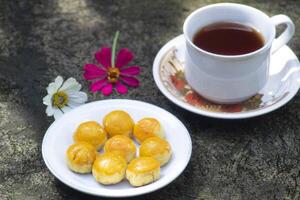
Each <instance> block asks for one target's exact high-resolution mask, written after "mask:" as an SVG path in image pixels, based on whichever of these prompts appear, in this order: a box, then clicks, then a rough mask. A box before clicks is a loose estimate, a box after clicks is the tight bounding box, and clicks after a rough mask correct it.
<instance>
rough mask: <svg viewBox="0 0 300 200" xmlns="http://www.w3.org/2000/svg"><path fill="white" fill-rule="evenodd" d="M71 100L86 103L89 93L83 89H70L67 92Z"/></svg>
mask: <svg viewBox="0 0 300 200" xmlns="http://www.w3.org/2000/svg"><path fill="white" fill-rule="evenodd" d="M67 95H68V99H69V101H71V100H72V101H73V102H76V103H84V102H86V101H87V98H88V97H87V94H86V93H84V92H81V91H72V92H70V91H68V92H67Z"/></svg>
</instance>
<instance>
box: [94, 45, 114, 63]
mask: <svg viewBox="0 0 300 200" xmlns="http://www.w3.org/2000/svg"><path fill="white" fill-rule="evenodd" d="M95 59H96V60H97V61H98V62H99V63H100V64H101V65H103V67H106V68H108V67H111V50H110V48H109V47H103V48H102V49H101V50H100V51H97V52H96V53H95Z"/></svg>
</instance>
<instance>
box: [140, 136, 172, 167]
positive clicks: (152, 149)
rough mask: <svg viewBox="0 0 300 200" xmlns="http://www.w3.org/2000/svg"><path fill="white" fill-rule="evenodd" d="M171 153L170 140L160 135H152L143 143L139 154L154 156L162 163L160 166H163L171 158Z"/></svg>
mask: <svg viewBox="0 0 300 200" xmlns="http://www.w3.org/2000/svg"><path fill="white" fill-rule="evenodd" d="M171 153H172V150H171V146H170V144H169V142H168V141H166V140H164V139H161V138H159V137H150V138H147V139H146V140H145V141H144V142H143V143H142V144H141V146H140V154H139V155H140V156H147V157H153V158H154V159H156V160H157V161H158V162H159V163H160V166H163V165H165V164H166V163H167V162H168V161H169V160H170V158H171Z"/></svg>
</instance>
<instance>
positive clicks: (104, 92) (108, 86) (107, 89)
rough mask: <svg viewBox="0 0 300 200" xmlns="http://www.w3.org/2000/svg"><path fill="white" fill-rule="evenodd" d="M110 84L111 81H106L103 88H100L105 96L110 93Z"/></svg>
mask: <svg viewBox="0 0 300 200" xmlns="http://www.w3.org/2000/svg"><path fill="white" fill-rule="evenodd" d="M112 88H113V86H112V84H111V83H108V84H106V85H105V86H104V87H103V88H102V90H101V91H102V94H103V95H105V96H108V95H110V94H111V93H112Z"/></svg>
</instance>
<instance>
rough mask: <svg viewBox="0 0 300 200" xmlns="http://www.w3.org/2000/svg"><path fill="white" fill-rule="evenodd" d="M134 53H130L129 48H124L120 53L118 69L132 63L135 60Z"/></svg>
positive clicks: (117, 63) (117, 61) (117, 62)
mask: <svg viewBox="0 0 300 200" xmlns="http://www.w3.org/2000/svg"><path fill="white" fill-rule="evenodd" d="M133 56H134V55H133V53H132V52H131V51H129V49H127V48H123V49H121V50H120V51H119V53H118V56H117V60H116V67H118V68H121V67H123V66H125V65H128V63H130V61H132V59H133Z"/></svg>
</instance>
